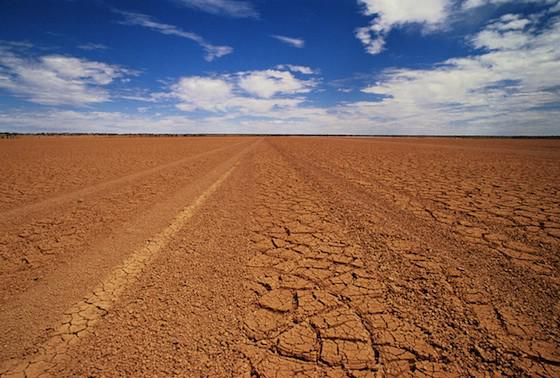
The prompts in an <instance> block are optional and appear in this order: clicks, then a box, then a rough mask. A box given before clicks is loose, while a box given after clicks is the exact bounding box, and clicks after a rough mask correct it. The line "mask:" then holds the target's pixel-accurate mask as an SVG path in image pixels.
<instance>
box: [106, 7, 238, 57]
mask: <svg viewBox="0 0 560 378" xmlns="http://www.w3.org/2000/svg"><path fill="white" fill-rule="evenodd" d="M115 12H117V13H119V14H120V15H122V16H123V17H124V20H123V21H121V22H120V23H121V24H123V25H136V26H142V27H144V28H147V29H150V30H153V31H156V32H158V33H161V34H165V35H174V36H177V37H181V38H186V39H190V40H191V41H194V42H196V43H198V44H199V45H200V46H201V47H203V48H204V51H205V52H206V55H205V59H206V60H207V61H212V60H214V59H216V58H220V57H222V56H224V55H228V54H231V53H232V52H233V48H232V47H229V46H216V45H212V44H210V43H208V42H207V41H206V40H205V39H204V38H203V37H201V36H200V35H198V34H196V33H192V32H187V31H184V30H182V29H181V28H178V27H177V26H174V25H169V24H164V23H161V22H157V21H155V20H154V19H153V18H152V17H150V16H148V15H145V14H141V13H133V12H125V11H115Z"/></svg>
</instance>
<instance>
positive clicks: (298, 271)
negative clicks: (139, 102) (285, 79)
mask: <svg viewBox="0 0 560 378" xmlns="http://www.w3.org/2000/svg"><path fill="white" fill-rule="evenodd" d="M0 161H1V162H2V164H0V177H2V180H0V375H1V376H2V377H38V376H54V377H60V376H83V377H105V376H173V375H175V376H187V377H231V376H233V377H260V378H264V377H291V376H297V377H377V376H381V377H384V376H399V377H400V376H413V377H432V376H433V377H449V376H476V377H478V376H502V375H506V376H516V377H519V376H547V377H551V376H560V140H553V139H549V140H535V139H530V140H511V139H510V140H508V139H452V138H319V137H308V138H306V137H289V138H288V137H260V138H259V137H191V138H186V137H185V138H179V137H177V138H167V137H159V138H150V137H143V138H132V137H20V138H16V139H10V140H0Z"/></svg>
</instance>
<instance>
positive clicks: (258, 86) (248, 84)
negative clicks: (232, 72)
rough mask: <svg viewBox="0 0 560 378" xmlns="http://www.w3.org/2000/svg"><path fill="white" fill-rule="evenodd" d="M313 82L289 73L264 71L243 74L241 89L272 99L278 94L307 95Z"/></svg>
mask: <svg viewBox="0 0 560 378" xmlns="http://www.w3.org/2000/svg"><path fill="white" fill-rule="evenodd" d="M313 86H314V82H313V81H311V80H301V79H298V78H296V77H295V76H294V75H293V74H292V73H291V72H289V71H280V70H264V71H251V72H248V73H246V74H242V75H241V78H240V79H239V87H240V88H242V89H243V90H245V91H246V92H248V93H249V94H251V95H254V96H257V97H264V98H270V97H272V96H274V95H276V94H294V93H306V92H309V91H310V90H311V88H313Z"/></svg>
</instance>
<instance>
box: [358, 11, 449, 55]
mask: <svg viewBox="0 0 560 378" xmlns="http://www.w3.org/2000/svg"><path fill="white" fill-rule="evenodd" d="M358 3H359V4H361V5H362V6H363V11H364V14H365V15H368V16H373V19H372V21H371V22H370V24H369V25H368V26H364V27H360V28H357V29H356V31H355V35H356V38H358V39H359V40H360V41H361V42H362V44H363V45H364V47H365V48H366V51H367V52H368V53H369V54H379V53H380V52H381V51H383V48H384V46H385V38H386V36H387V34H388V33H389V32H390V31H391V29H393V28H394V27H398V26H403V25H406V24H419V25H421V26H422V27H424V28H428V29H429V28H433V27H435V26H436V25H439V24H441V23H442V22H443V21H444V20H445V18H446V17H447V14H448V11H449V6H450V3H451V0H424V1H422V4H419V3H418V2H417V1H415V0H358Z"/></svg>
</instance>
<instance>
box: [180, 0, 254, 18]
mask: <svg viewBox="0 0 560 378" xmlns="http://www.w3.org/2000/svg"><path fill="white" fill-rule="evenodd" d="M176 2H178V3H180V4H182V5H184V6H186V7H189V8H192V9H196V10H200V11H203V12H206V13H210V14H214V15H224V16H228V17H234V18H247V17H250V18H258V17H259V13H258V12H257V11H256V10H255V8H254V7H253V5H252V4H251V3H250V2H248V1H239V0H176Z"/></svg>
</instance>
